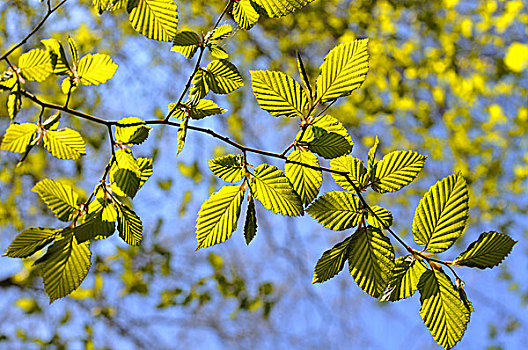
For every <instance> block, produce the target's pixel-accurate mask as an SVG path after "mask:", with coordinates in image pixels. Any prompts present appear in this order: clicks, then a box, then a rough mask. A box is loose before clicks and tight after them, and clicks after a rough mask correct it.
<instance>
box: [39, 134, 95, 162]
mask: <svg viewBox="0 0 528 350" xmlns="http://www.w3.org/2000/svg"><path fill="white" fill-rule="evenodd" d="M44 147H46V149H47V150H48V151H49V152H50V153H51V154H52V155H53V156H54V157H57V158H59V159H79V158H81V157H82V156H84V155H85V154H86V149H85V145H84V140H83V138H82V136H81V134H79V133H78V132H77V131H75V130H72V129H69V128H64V129H61V130H57V131H54V130H47V131H46V132H45V133H44Z"/></svg>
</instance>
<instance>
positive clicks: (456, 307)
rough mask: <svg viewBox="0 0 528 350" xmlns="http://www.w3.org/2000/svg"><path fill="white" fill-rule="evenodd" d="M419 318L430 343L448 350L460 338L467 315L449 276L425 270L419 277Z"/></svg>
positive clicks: (467, 311)
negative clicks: (422, 322) (435, 343)
mask: <svg viewBox="0 0 528 350" xmlns="http://www.w3.org/2000/svg"><path fill="white" fill-rule="evenodd" d="M418 289H419V290H420V293H421V297H420V301H421V303H422V307H421V308H420V316H422V319H423V321H424V324H425V325H426V326H427V328H429V331H430V332H431V335H432V336H433V338H434V340H436V342H437V343H438V344H440V346H442V347H444V348H445V349H451V348H452V347H453V346H455V344H456V343H458V341H459V340H460V339H461V338H462V336H463V335H464V332H465V331H466V327H467V324H468V322H469V317H470V312H469V310H468V309H467V308H466V306H465V305H464V303H463V302H462V300H461V299H460V296H459V295H458V292H457V290H456V289H455V287H454V286H453V284H452V283H451V280H450V279H449V277H447V276H446V274H445V273H444V272H442V271H434V270H427V271H425V272H424V273H423V274H422V276H421V277H420V282H419V283H418Z"/></svg>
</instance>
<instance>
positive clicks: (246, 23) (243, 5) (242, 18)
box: [233, 0, 260, 30]
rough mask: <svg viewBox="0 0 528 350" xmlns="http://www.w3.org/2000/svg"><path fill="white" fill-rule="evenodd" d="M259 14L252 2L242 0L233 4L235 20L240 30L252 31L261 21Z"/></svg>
mask: <svg viewBox="0 0 528 350" xmlns="http://www.w3.org/2000/svg"><path fill="white" fill-rule="evenodd" d="M259 17H260V16H259V13H258V12H257V10H255V8H254V7H253V5H252V4H251V1H250V0H240V1H235V2H234V3H233V18H234V20H235V22H237V23H238V25H239V26H240V28H242V29H244V30H249V29H251V28H252V27H253V26H254V25H255V24H256V23H257V22H258V20H259Z"/></svg>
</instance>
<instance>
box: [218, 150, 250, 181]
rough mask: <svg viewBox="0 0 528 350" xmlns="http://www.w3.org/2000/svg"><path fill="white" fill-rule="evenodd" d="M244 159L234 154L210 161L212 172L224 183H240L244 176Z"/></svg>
mask: <svg viewBox="0 0 528 350" xmlns="http://www.w3.org/2000/svg"><path fill="white" fill-rule="evenodd" d="M242 162H243V160H242V157H241V156H238V155H234V154H228V155H226V156H222V157H218V158H214V159H209V168H210V169H211V171H212V172H213V173H214V174H215V175H216V176H218V177H219V178H221V179H222V180H224V181H228V182H233V183H234V182H238V181H240V180H242V177H243V176H244V168H243V167H242Z"/></svg>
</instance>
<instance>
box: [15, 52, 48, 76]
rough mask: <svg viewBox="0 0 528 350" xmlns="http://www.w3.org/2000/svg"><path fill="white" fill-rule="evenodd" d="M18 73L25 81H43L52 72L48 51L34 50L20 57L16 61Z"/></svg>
mask: <svg viewBox="0 0 528 350" xmlns="http://www.w3.org/2000/svg"><path fill="white" fill-rule="evenodd" d="M18 68H20V73H22V75H23V76H24V78H26V79H27V80H33V81H39V82H40V81H44V80H45V79H46V78H47V77H49V76H50V74H51V73H52V72H53V65H52V61H51V56H50V54H49V52H48V51H46V50H42V49H34V50H31V51H29V52H26V53H25V54H23V55H21V56H20V58H19V60H18Z"/></svg>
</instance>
